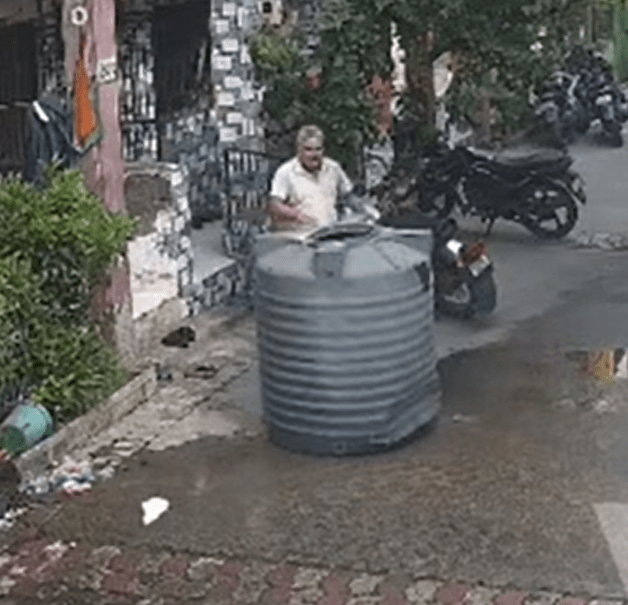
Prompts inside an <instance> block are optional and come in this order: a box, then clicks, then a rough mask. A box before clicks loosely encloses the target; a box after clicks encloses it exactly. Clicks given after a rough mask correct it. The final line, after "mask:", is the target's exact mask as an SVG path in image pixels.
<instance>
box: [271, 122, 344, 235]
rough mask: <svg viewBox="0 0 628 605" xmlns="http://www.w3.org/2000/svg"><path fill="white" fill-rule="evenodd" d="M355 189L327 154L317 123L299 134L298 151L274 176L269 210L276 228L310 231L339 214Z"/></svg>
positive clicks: (326, 223)
mask: <svg viewBox="0 0 628 605" xmlns="http://www.w3.org/2000/svg"><path fill="white" fill-rule="evenodd" d="M352 190H353V185H352V184H351V181H350V180H349V177H348V176H347V175H346V174H345V172H344V170H343V169H342V167H341V166H340V164H339V163H338V162H336V161H334V160H332V159H330V158H327V157H325V156H324V136H323V133H322V131H321V130H320V128H318V127H316V126H304V127H303V128H301V130H299V133H298V134H297V155H296V157H295V158H293V159H291V160H289V161H287V162H286V163H284V164H282V165H281V166H280V167H279V168H278V169H277V172H276V173H275V176H274V178H273V182H272V186H271V190H270V201H269V208H268V210H269V213H270V217H271V219H272V223H273V227H274V228H275V229H276V230H281V231H290V232H294V233H298V234H308V233H311V232H313V231H316V229H318V228H320V227H324V226H327V225H329V224H331V223H333V222H334V221H336V220H337V218H338V212H337V206H338V204H339V202H340V201H341V200H342V199H345V198H347V197H348V196H349V195H350V194H351V192H352Z"/></svg>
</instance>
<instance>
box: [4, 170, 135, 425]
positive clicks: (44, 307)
mask: <svg viewBox="0 0 628 605" xmlns="http://www.w3.org/2000/svg"><path fill="white" fill-rule="evenodd" d="M135 229H136V223H135V221H134V220H132V219H130V218H128V217H125V216H120V215H113V214H111V213H109V212H108V211H107V210H106V209H105V208H104V206H103V204H102V202H101V201H100V200H99V199H98V198H97V197H96V196H94V195H92V194H91V193H89V192H88V191H87V189H86V188H85V186H84V184H83V179H82V175H81V174H80V172H78V171H76V170H69V171H60V170H58V169H50V170H48V172H47V181H46V186H45V188H44V189H43V190H39V189H37V188H35V187H33V186H32V185H30V184H28V183H25V182H24V181H22V180H19V179H10V180H7V181H3V182H0V339H1V340H0V343H1V344H0V403H1V402H2V401H4V400H6V399H7V398H9V397H11V396H14V395H15V391H16V385H17V386H18V387H19V389H20V390H22V391H24V390H27V391H30V392H31V393H32V397H33V399H34V400H35V401H37V402H39V403H41V404H43V405H45V406H46V407H47V408H48V409H50V411H54V412H56V413H57V415H58V416H60V417H61V418H63V419H70V418H72V417H74V416H76V415H78V414H81V413H83V412H84V411H86V409H88V408H89V407H90V406H91V405H95V404H98V403H99V402H101V401H102V400H103V399H105V398H106V397H107V396H109V395H110V394H111V393H113V392H114V391H115V390H116V389H118V388H119V387H120V386H121V385H122V384H123V383H124V380H125V372H124V370H123V369H122V366H121V364H120V362H119V359H118V357H117V355H116V354H115V353H114V352H113V351H111V350H110V349H109V348H108V346H107V345H106V344H105V343H104V342H103V341H102V340H101V339H100V338H99V337H98V336H97V333H96V329H95V327H94V326H93V325H92V323H91V322H90V319H89V306H90V292H91V289H92V287H93V286H94V285H95V283H96V282H97V280H98V278H99V276H101V275H102V273H103V272H104V271H105V270H106V269H107V268H108V267H109V266H110V265H111V263H112V262H113V261H114V260H115V259H116V258H117V256H118V255H120V254H122V253H123V252H124V250H125V247H126V242H127V240H128V239H130V238H131V237H132V235H133V233H134V232H135Z"/></svg>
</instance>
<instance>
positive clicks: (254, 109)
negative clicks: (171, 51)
mask: <svg viewBox="0 0 628 605" xmlns="http://www.w3.org/2000/svg"><path fill="white" fill-rule="evenodd" d="M208 2H209V0H208ZM156 4H159V5H164V4H168V2H167V0H158V1H154V0H153V1H148V0H130V1H129V3H128V5H127V11H128V13H127V14H126V15H125V22H124V31H123V32H122V33H121V39H122V43H121V56H122V61H121V68H122V72H123V73H122V77H123V83H122V99H121V108H122V122H123V128H122V130H123V156H124V158H125V160H127V161H147V160H148V161H157V160H159V161H163V162H168V163H175V164H178V165H181V166H185V168H186V170H187V173H188V178H189V186H190V189H189V203H190V208H191V212H192V217H193V220H194V222H195V223H196V224H197V225H198V223H200V222H202V221H204V220H213V219H216V218H218V217H220V216H221V200H220V191H221V186H222V185H221V181H220V163H221V159H222V152H223V149H225V148H227V147H239V148H244V149H254V150H262V149H263V147H264V143H263V137H264V130H263V128H262V127H261V124H260V121H259V114H260V110H261V101H262V93H261V92H260V91H259V90H258V89H257V88H256V86H255V82H254V74H253V66H252V63H251V58H250V55H249V52H248V47H247V44H246V40H247V37H248V35H249V34H250V33H251V31H252V30H253V29H254V28H255V27H257V26H258V24H259V12H258V3H257V1H256V0H237V1H232V2H226V1H224V0H215V1H212V3H211V9H212V13H211V17H210V19H209V23H208V33H209V38H210V40H211V50H210V52H211V79H212V86H213V94H209V95H200V96H199V98H198V99H197V100H196V101H195V102H194V104H193V105H192V106H190V107H188V108H185V109H182V110H179V111H177V112H174V113H173V114H172V115H169V116H162V117H160V116H158V115H157V111H156V104H157V99H156V96H155V95H156V87H155V82H154V65H155V57H154V56H153V54H154V49H153V48H152V38H151V19H152V14H153V13H152V8H153V6H154V5H156Z"/></svg>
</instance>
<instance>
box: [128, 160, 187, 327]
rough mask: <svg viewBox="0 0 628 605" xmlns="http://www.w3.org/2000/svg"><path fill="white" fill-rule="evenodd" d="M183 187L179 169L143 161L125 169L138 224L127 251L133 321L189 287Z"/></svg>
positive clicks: (183, 174) (184, 180) (132, 211)
mask: <svg viewBox="0 0 628 605" xmlns="http://www.w3.org/2000/svg"><path fill="white" fill-rule="evenodd" d="M188 188H189V182H188V175H187V173H186V171H185V168H183V167H180V166H176V165H172V164H163V163H145V162H137V163H130V164H128V165H127V169H126V176H125V200H126V206H127V210H128V212H129V214H130V215H131V216H135V217H137V218H138V220H139V225H140V231H139V234H138V235H137V236H136V237H135V239H134V240H133V241H131V242H129V245H128V249H127V253H128V257H129V266H130V273H131V297H132V301H133V319H137V318H138V317H140V316H142V315H144V314H146V313H148V312H150V311H153V310H155V309H157V308H158V307H159V306H160V305H161V304H162V303H164V302H165V301H168V300H170V299H174V298H177V297H180V296H181V295H182V293H183V292H184V289H186V288H187V287H188V286H189V285H190V284H191V283H192V278H193V269H194V257H193V251H192V243H191V240H190V229H191V226H190V221H191V212H190V208H189V202H188V196H187V192H188Z"/></svg>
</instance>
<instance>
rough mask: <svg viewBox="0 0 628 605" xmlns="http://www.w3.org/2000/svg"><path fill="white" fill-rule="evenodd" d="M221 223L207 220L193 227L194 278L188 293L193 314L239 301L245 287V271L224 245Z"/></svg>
mask: <svg viewBox="0 0 628 605" xmlns="http://www.w3.org/2000/svg"><path fill="white" fill-rule="evenodd" d="M222 229H223V226H222V222H221V221H213V222H209V223H204V224H203V227H202V228H201V229H192V233H191V237H190V238H191V240H192V250H193V252H194V278H193V283H192V285H191V286H190V287H189V288H188V289H187V292H186V293H185V295H186V298H187V299H188V305H189V306H190V314H191V315H198V314H199V313H200V312H201V311H204V310H207V309H211V308H214V307H218V306H225V305H229V304H231V303H235V302H237V300H239V299H240V298H242V295H243V290H244V286H245V276H244V270H243V268H242V267H241V266H240V264H239V263H238V262H237V261H236V260H234V259H233V258H229V257H228V256H227V255H226V254H225V253H224V250H223V247H222Z"/></svg>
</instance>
